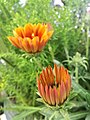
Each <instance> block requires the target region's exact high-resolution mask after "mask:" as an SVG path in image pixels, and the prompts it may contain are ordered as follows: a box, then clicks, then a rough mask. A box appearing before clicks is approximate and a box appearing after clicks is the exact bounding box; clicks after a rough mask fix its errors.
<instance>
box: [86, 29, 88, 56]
mask: <svg viewBox="0 0 90 120" xmlns="http://www.w3.org/2000/svg"><path fill="white" fill-rule="evenodd" d="M88 34H89V27H87V41H86V57H87V58H88V56H89V37H88Z"/></svg>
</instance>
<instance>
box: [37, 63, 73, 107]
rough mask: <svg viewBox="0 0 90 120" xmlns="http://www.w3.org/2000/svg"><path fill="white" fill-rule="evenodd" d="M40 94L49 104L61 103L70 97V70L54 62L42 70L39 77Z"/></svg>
mask: <svg viewBox="0 0 90 120" xmlns="http://www.w3.org/2000/svg"><path fill="white" fill-rule="evenodd" d="M37 84H38V91H39V93H40V96H41V97H42V98H43V99H44V101H45V102H46V103H48V104H49V105H60V104H62V103H63V102H64V101H65V100H66V98H67V97H68V95H69V93H70V89H71V78H70V75H69V73H68V70H67V69H65V68H64V67H63V66H61V67H59V66H57V65H56V64H54V70H52V68H51V66H48V67H47V68H46V69H44V70H42V73H41V74H40V76H39V77H38V79H37Z"/></svg>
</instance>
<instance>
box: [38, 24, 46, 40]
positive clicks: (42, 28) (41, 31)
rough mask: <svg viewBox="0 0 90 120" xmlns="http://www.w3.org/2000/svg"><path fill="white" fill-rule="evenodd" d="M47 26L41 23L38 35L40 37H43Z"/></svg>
mask: <svg viewBox="0 0 90 120" xmlns="http://www.w3.org/2000/svg"><path fill="white" fill-rule="evenodd" d="M45 30H46V28H45V26H43V25H42V24H41V25H40V27H39V29H38V36H39V39H41V37H42V35H43V33H44V32H45Z"/></svg>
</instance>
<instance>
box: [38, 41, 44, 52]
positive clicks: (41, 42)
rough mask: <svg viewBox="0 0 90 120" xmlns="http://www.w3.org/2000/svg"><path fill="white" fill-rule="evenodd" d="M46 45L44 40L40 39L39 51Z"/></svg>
mask: <svg viewBox="0 0 90 120" xmlns="http://www.w3.org/2000/svg"><path fill="white" fill-rule="evenodd" d="M44 46H45V42H44V40H42V41H40V42H39V51H41V50H42V49H43V48H44Z"/></svg>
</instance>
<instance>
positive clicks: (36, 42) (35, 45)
mask: <svg viewBox="0 0 90 120" xmlns="http://www.w3.org/2000/svg"><path fill="white" fill-rule="evenodd" d="M32 44H33V47H34V50H33V52H37V51H38V48H39V38H38V37H34V38H33V39H32Z"/></svg>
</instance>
